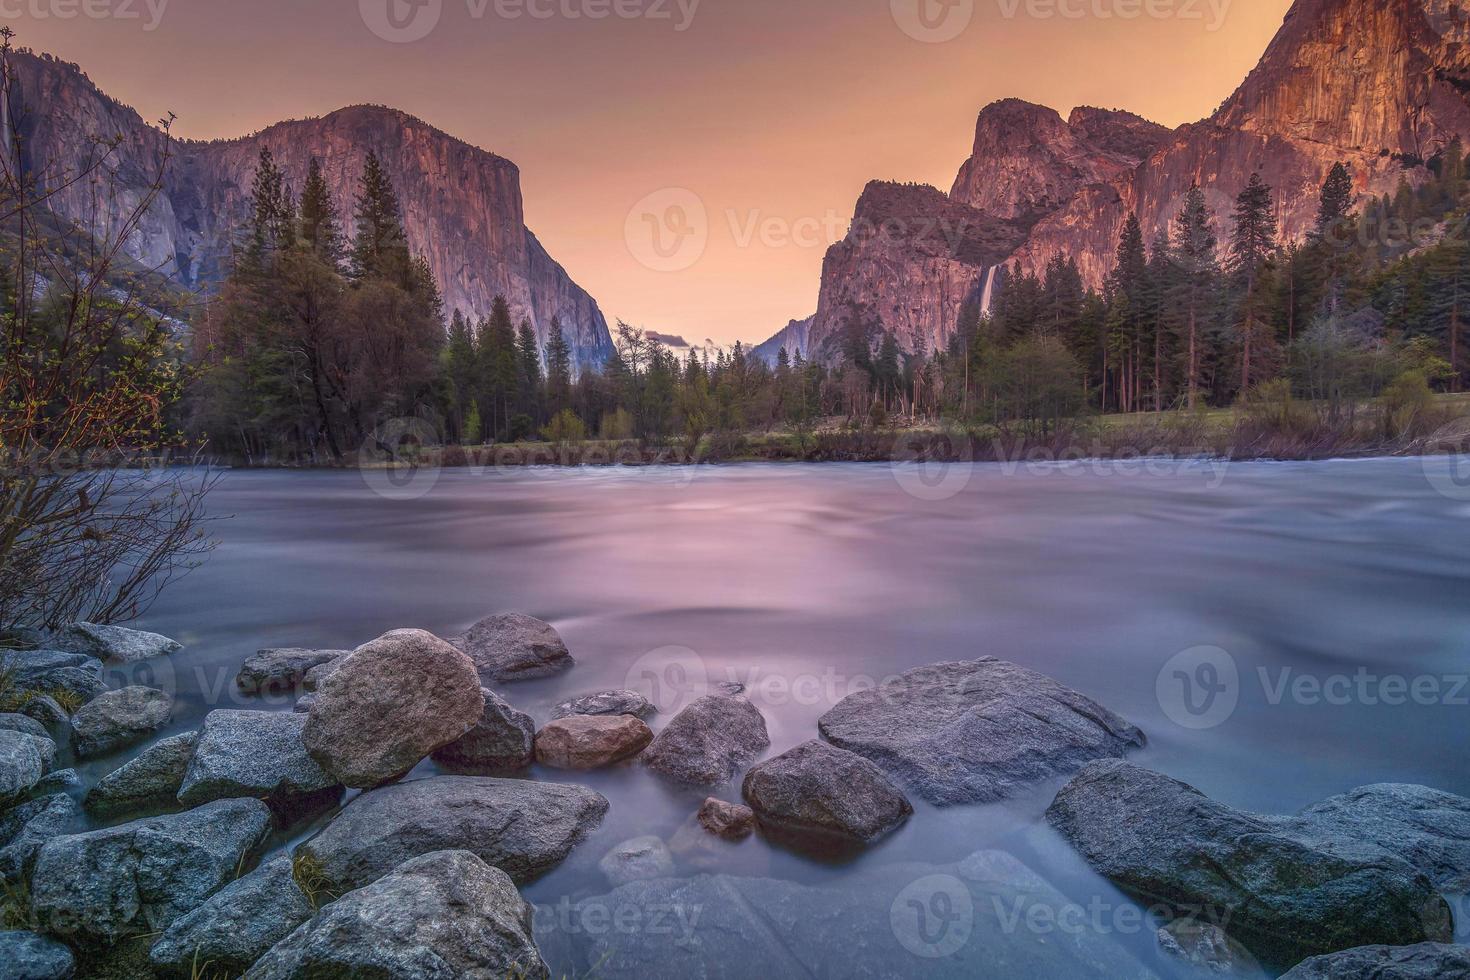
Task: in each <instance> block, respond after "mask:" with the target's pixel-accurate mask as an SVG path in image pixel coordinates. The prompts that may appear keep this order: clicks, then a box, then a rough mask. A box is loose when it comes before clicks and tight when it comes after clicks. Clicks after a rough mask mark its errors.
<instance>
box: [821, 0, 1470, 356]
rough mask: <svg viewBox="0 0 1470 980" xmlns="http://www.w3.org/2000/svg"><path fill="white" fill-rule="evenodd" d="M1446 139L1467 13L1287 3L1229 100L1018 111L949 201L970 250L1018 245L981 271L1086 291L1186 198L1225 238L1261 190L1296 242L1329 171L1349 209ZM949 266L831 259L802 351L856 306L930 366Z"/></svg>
mask: <svg viewBox="0 0 1470 980" xmlns="http://www.w3.org/2000/svg"><path fill="white" fill-rule="evenodd" d="M1456 135H1459V136H1461V137H1462V138H1464V137H1470V0H1298V2H1297V4H1296V5H1295V6H1294V7H1293V8H1292V10H1291V11H1290V12H1289V13H1288V15H1287V18H1286V21H1285V23H1284V24H1283V26H1282V28H1281V31H1280V32H1279V33H1278V35H1277V36H1276V38H1275V40H1274V41H1273V42H1272V43H1271V45H1270V47H1269V48H1268V50H1267V51H1266V54H1265V56H1264V57H1263V58H1262V60H1261V62H1260V64H1259V65H1258V66H1257V68H1256V69H1255V70H1254V71H1253V72H1252V73H1251V74H1250V76H1249V77H1248V78H1247V79H1246V80H1245V82H1244V83H1243V84H1242V85H1241V87H1240V88H1239V89H1238V90H1237V91H1236V92H1235V94H1234V95H1232V96H1231V97H1230V99H1228V100H1227V101H1226V102H1225V103H1224V105H1222V106H1221V107H1220V109H1219V110H1218V111H1217V112H1216V113H1215V114H1214V115H1212V116H1211V117H1209V118H1208V119H1205V120H1203V121H1201V122H1198V123H1193V124H1190V125H1187V126H1183V127H1180V128H1179V129H1177V130H1175V131H1173V132H1169V131H1167V130H1165V129H1164V128H1163V127H1160V126H1157V125H1154V124H1153V123H1150V122H1148V121H1146V120H1144V119H1141V118H1139V117H1137V116H1134V115H1132V114H1130V113H1125V112H1109V111H1104V110H1099V109H1078V110H1076V111H1075V112H1073V113H1072V115H1071V117H1070V118H1068V119H1066V120H1063V118H1062V117H1061V116H1060V115H1059V114H1058V113H1056V112H1055V111H1053V110H1051V109H1047V108H1044V107H1042V106H1035V105H1030V104H1028V103H1025V102H1020V101H1016V100H1008V101H1005V102H999V103H996V104H994V105H992V106H990V107H988V108H986V109H985V110H984V111H983V112H982V113H981V114H980V118H979V121H978V123H977V125H976V134H975V147H974V152H973V154H972V156H971V157H970V159H969V160H967V161H966V162H965V164H964V165H963V166H962V167H961V168H960V172H959V176H958V178H957V179H956V181H955V184H954V187H953V189H952V191H951V193H950V195H949V198H948V200H949V201H950V202H951V203H953V204H959V205H964V206H966V207H968V208H970V209H973V210H972V214H973V217H974V220H976V221H979V222H984V223H988V224H987V230H986V231H985V232H982V233H981V237H984V238H987V239H988V240H989V241H991V242H992V243H993V244H999V243H1001V242H1003V241H1004V240H1005V239H1006V238H1007V237H1008V236H1011V235H1014V236H1017V237H1016V241H1015V243H1014V246H1013V247H1012V248H1011V249H1010V250H1009V251H1007V252H1006V254H1005V255H1003V256H1000V257H997V258H995V259H994V261H1004V262H1006V263H1008V264H1009V263H1019V264H1020V266H1021V267H1022V268H1023V269H1025V270H1034V271H1037V272H1040V271H1041V270H1043V269H1044V268H1045V266H1046V264H1047V262H1048V261H1050V260H1051V259H1052V258H1053V257H1055V256H1057V255H1064V256H1070V257H1074V258H1076V259H1077V262H1078V264H1079V266H1080V268H1081V270H1082V274H1083V277H1084V279H1085V280H1086V281H1087V282H1088V284H1090V285H1092V286H1094V287H1098V286H1101V284H1102V282H1103V280H1104V279H1105V278H1106V276H1107V274H1108V273H1109V272H1110V271H1111V269H1112V266H1113V262H1114V253H1115V251H1116V248H1117V242H1118V237H1119V235H1120V233H1121V231H1122V228H1123V224H1124V222H1125V220H1126V219H1127V216H1128V213H1129V212H1130V211H1137V212H1138V214H1139V217H1140V218H1141V219H1142V221H1143V223H1144V228H1145V234H1147V235H1148V236H1149V237H1154V236H1157V235H1159V234H1162V233H1163V232H1164V231H1166V230H1167V228H1168V225H1169V222H1170V221H1171V220H1172V219H1173V217H1174V215H1175V214H1177V212H1178V211H1179V208H1180V206H1181V204H1182V200H1183V197H1184V195H1185V194H1186V193H1187V192H1188V191H1189V189H1190V187H1191V186H1192V185H1193V184H1194V183H1196V182H1197V183H1199V184H1200V185H1201V186H1202V187H1203V188H1205V190H1206V194H1207V196H1208V198H1209V201H1210V204H1211V206H1212V207H1213V209H1214V210H1215V212H1216V214H1217V215H1218V216H1219V217H1220V222H1219V224H1220V230H1221V233H1222V235H1227V234H1228V233H1229V231H1230V228H1229V215H1230V213H1231V212H1232V211H1233V208H1234V200H1235V197H1236V195H1237V194H1238V193H1239V192H1240V190H1241V189H1242V188H1243V187H1244V186H1245V184H1246V182H1247V181H1248V180H1249V179H1250V175H1251V174H1252V173H1254V172H1260V173H1261V175H1262V177H1263V178H1264V179H1265V180H1266V181H1267V182H1268V183H1269V184H1271V185H1272V186H1273V187H1274V188H1275V191H1276V195H1277V200H1278V204H1279V210H1280V217H1281V226H1282V231H1283V233H1284V234H1285V235H1287V236H1288V237H1290V238H1300V237H1301V236H1302V235H1304V234H1305V233H1306V231H1307V230H1308V229H1309V228H1310V227H1311V225H1312V223H1313V220H1314V218H1315V214H1316V208H1317V199H1318V194H1319V192H1320V189H1321V184H1322V181H1323V179H1324V178H1325V176H1326V174H1327V171H1328V170H1329V169H1330V168H1331V167H1332V165H1333V164H1334V163H1336V162H1338V161H1344V162H1346V163H1347V164H1348V165H1349V166H1350V167H1351V168H1352V170H1353V175H1354V179H1355V181H1356V184H1357V187H1358V189H1359V191H1361V192H1362V193H1363V194H1369V193H1372V194H1384V193H1392V192H1393V190H1394V189H1395V188H1396V187H1397V185H1398V182H1399V181H1400V180H1401V179H1403V178H1404V177H1407V178H1408V179H1410V180H1419V179H1422V178H1423V177H1424V175H1425V174H1426V171H1425V169H1424V166H1423V165H1424V163H1425V162H1426V161H1428V160H1430V159H1431V158H1432V157H1433V156H1434V155H1435V154H1436V153H1438V152H1439V151H1440V150H1442V149H1443V147H1444V146H1445V145H1446V144H1447V143H1448V142H1449V141H1450V140H1451V139H1453V138H1454V137H1455V136H1456ZM870 190H871V188H870ZM927 191H928V194H927V195H926V194H921V193H920V192H918V191H915V192H913V196H914V197H915V198H924V199H926V200H927V201H928V203H927V204H926V205H925V207H926V208H927V209H928V210H930V211H938V210H943V208H944V205H942V204H941V203H939V201H938V198H942V197H943V195H941V194H940V193H939V192H938V191H934V190H933V189H932V188H931V189H927ZM936 195H937V197H936ZM867 196H868V195H867V194H865V195H864V197H865V198H866V197H867ZM863 210H864V203H863V202H859V205H858V213H859V215H860V216H861V215H862V213H863ZM965 265H966V263H964V262H959V261H956V260H955V259H953V258H951V259H950V260H949V261H947V262H936V261H935V258H934V255H933V254H932V249H928V248H926V247H922V246H921V247H917V248H913V247H907V246H905V245H904V244H903V243H902V242H892V241H890V242H887V243H885V244H883V245H882V246H880V247H877V248H872V247H868V248H854V247H853V245H852V244H851V243H849V242H842V243H839V244H838V245H836V246H834V247H833V249H832V251H831V253H829V255H828V257H827V262H826V264H825V266H824V269H823V281H822V296H823V297H824V299H826V298H828V297H830V298H831V301H829V302H824V304H823V307H822V310H821V311H819V313H818V315H817V320H816V322H815V323H814V325H813V327H812V335H813V343H819V342H820V341H821V340H822V339H823V338H825V337H828V336H830V335H831V334H832V333H833V332H834V331H835V330H837V329H839V326H840V325H839V324H838V322H837V321H836V319H835V316H836V314H837V312H838V311H839V309H840V308H841V307H842V306H844V305H847V304H851V303H858V304H865V305H867V306H869V307H871V308H872V309H873V311H874V312H875V314H876V315H877V316H878V317H879V318H880V319H881V320H882V322H883V326H884V328H885V329H887V330H889V331H890V332H893V333H895V334H896V335H897V337H898V339H899V341H900V343H901V344H903V346H905V347H906V348H908V349H910V350H912V349H914V348H915V346H916V345H917V343H918V342H920V341H922V342H923V344H924V345H925V346H926V347H927V348H928V349H931V350H932V349H933V347H934V345H935V343H936V342H941V343H942V342H947V340H948V337H949V336H950V335H951V334H952V332H953V330H954V327H955V324H956V322H957V320H958V318H959V308H960V305H961V304H963V303H964V302H965V301H966V300H969V299H977V298H979V295H978V294H977V293H976V291H975V283H976V282H977V276H976V272H975V270H974V269H966V268H964V266H965ZM984 278H985V277H983V276H982V277H980V278H979V280H978V281H980V282H983V281H984ZM967 286H968V289H967V288H966V287H967ZM981 291H982V292H983V286H982V287H981Z"/></svg>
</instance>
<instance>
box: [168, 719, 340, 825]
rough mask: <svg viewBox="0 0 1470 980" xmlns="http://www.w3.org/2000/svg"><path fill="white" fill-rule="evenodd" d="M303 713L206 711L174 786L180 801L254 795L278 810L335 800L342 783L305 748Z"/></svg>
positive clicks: (283, 811) (289, 810)
mask: <svg viewBox="0 0 1470 980" xmlns="http://www.w3.org/2000/svg"><path fill="white" fill-rule="evenodd" d="M306 719H307V716H306V715H297V714H291V713H289V712H284V711H228V710H220V711H211V712H210V713H209V714H208V715H206V716H205V718H204V727H203V728H202V729H200V732H199V742H198V744H197V745H196V746H195V747H194V754H193V756H192V757H191V758H190V760H189V768H188V769H187V770H186V771H185V772H184V780H183V783H182V784H181V785H180V786H179V802H180V803H182V804H183V805H184V806H186V807H195V806H198V805H200V804H201V803H208V802H209V801H211V800H225V799H234V798H237V797H247V796H253V797H255V798H257V799H262V800H265V801H266V802H267V803H269V804H270V805H271V809H273V810H275V811H276V812H277V813H278V814H290V813H294V812H296V811H297V810H298V809H300V808H302V807H303V806H306V807H309V806H311V804H312V803H313V802H316V801H329V802H330V803H335V802H336V801H337V800H338V799H340V798H341V795H342V785H341V783H339V782H337V780H336V778H335V777H333V776H332V775H331V774H330V773H328V772H327V771H326V770H325V769H323V768H322V767H321V766H319V765H317V763H316V760H315V759H313V758H312V757H311V756H310V755H308V754H307V751H306V745H305V743H304V742H302V740H301V732H302V729H304V728H305V727H306Z"/></svg>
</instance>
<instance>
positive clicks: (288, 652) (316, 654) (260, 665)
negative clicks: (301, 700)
mask: <svg viewBox="0 0 1470 980" xmlns="http://www.w3.org/2000/svg"><path fill="white" fill-rule="evenodd" d="M350 652H351V651H349V650H298V649H279V650H259V651H257V652H256V653H254V654H252V655H251V656H249V657H247V658H246V659H245V663H244V664H243V665H242V666H241V667H240V672H239V673H238V674H236V675H235V683H236V684H237V685H238V686H239V688H240V690H241V691H243V692H245V693H246V694H258V693H262V692H268V691H290V690H294V689H295V688H296V687H297V686H298V685H300V684H301V683H302V682H303V681H304V680H305V679H306V675H307V672H308V671H310V670H311V669H312V668H313V667H320V666H321V665H323V664H328V663H331V662H332V661H334V660H340V659H341V658H343V657H345V656H348V655H349V653H350Z"/></svg>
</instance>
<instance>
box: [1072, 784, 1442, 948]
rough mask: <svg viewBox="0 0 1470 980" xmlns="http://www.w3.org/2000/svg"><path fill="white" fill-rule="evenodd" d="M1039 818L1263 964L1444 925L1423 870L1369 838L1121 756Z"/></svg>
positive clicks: (1410, 937)
mask: <svg viewBox="0 0 1470 980" xmlns="http://www.w3.org/2000/svg"><path fill="white" fill-rule="evenodd" d="M1047 820H1048V821H1049V822H1050V823H1051V825H1052V826H1053V827H1055V828H1056V829H1057V830H1058V831H1059V832H1060V833H1061V834H1062V836H1063V837H1065V838H1066V839H1067V840H1068V841H1069V842H1070V843H1071V844H1072V846H1073V847H1074V848H1076V849H1077V851H1078V852H1079V853H1080V854H1081V855H1082V857H1083V858H1085V859H1086V860H1087V862H1088V864H1090V865H1091V866H1092V867H1093V869H1094V870H1096V871H1097V872H1098V873H1099V874H1101V875H1103V876H1104V877H1106V878H1108V879H1109V880H1111V881H1112V882H1113V883H1114V884H1116V885H1118V886H1119V887H1120V888H1122V889H1124V890H1125V891H1128V892H1130V893H1132V894H1134V895H1138V896H1140V897H1141V898H1144V899H1146V900H1147V901H1148V902H1149V903H1150V904H1151V905H1161V906H1163V907H1165V908H1166V909H1167V908H1172V909H1174V910H1175V914H1177V915H1181V916H1190V917H1193V918H1197V919H1201V920H1204V921H1210V922H1215V923H1219V924H1221V925H1223V926H1224V927H1225V928H1226V929H1228V931H1229V933H1230V936H1231V938H1233V939H1235V940H1236V941H1237V942H1239V943H1240V944H1241V945H1243V946H1244V947H1245V948H1246V949H1248V950H1249V951H1250V952H1251V953H1252V955H1254V956H1255V957H1256V958H1257V959H1258V960H1259V961H1260V962H1261V963H1262V965H1263V966H1266V967H1268V968H1275V969H1284V968H1286V967H1290V966H1292V965H1293V964H1295V963H1298V962H1300V961H1301V960H1302V959H1305V958H1306V957H1309V956H1316V955H1320V954H1322V953H1331V952H1336V951H1338V950H1342V949H1349V948H1351V947H1354V946H1368V945H1378V944H1385V945H1395V946H1397V945H1410V944H1413V943H1420V942H1424V941H1426V940H1433V941H1447V940H1448V939H1450V938H1451V936H1452V935H1453V926H1452V923H1451V918H1450V910H1449V907H1448V906H1447V905H1446V904H1445V902H1444V900H1443V899H1442V898H1440V897H1439V894H1438V891H1437V889H1436V887H1435V885H1434V883H1433V881H1432V880H1431V879H1430V878H1429V877H1428V875H1426V874H1425V873H1424V872H1422V871H1421V870H1419V869H1418V868H1416V867H1414V866H1413V865H1412V864H1410V863H1409V862H1407V861H1405V860H1403V859H1402V858H1400V857H1398V856H1396V855H1394V854H1392V853H1390V852H1388V851H1386V850H1384V849H1382V848H1380V847H1378V846H1376V845H1375V844H1374V843H1372V842H1369V841H1363V840H1354V839H1350V838H1342V839H1338V840H1333V841H1324V840H1323V839H1321V838H1320V836H1318V835H1316V834H1314V833H1313V828H1312V826H1311V825H1310V824H1309V823H1308V824H1302V823H1298V822H1294V821H1292V820H1290V819H1281V818H1267V817H1258V816H1256V815H1254V814H1250V813H1245V812H1243V811H1240V810H1236V809H1233V808H1232V807H1229V806H1226V805H1225V804H1223V803H1218V802H1216V801H1214V800H1211V799H1209V798H1207V797H1206V796H1204V795H1203V794H1202V793H1200V792H1199V791H1198V790H1196V789H1194V788H1193V787H1191V786H1187V785H1185V784H1184V783H1181V782H1178V781H1177V780H1173V779H1170V778H1169V777H1167V776H1163V775H1160V774H1159V773H1155V772H1150V771H1149V770H1147V769H1141V768H1139V767H1137V766H1132V765H1129V764H1127V763H1124V762H1121V761H1117V760H1107V761H1103V762H1096V763H1093V764H1092V765H1090V766H1088V767H1087V768H1085V769H1084V770H1083V771H1082V772H1081V773H1080V774H1078V775H1077V777H1076V778H1075V779H1073V780H1072V781H1071V782H1070V783H1068V784H1067V785H1066V786H1065V787H1064V788H1063V789H1062V791H1061V792H1060V793H1059V794H1058V795H1057V798H1056V801H1055V802H1054V803H1052V805H1051V808H1050V809H1049V810H1047ZM1201 910H1203V912H1201Z"/></svg>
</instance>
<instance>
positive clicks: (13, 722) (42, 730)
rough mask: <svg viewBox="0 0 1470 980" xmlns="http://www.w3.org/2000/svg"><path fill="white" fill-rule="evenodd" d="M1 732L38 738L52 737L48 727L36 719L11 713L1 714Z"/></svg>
mask: <svg viewBox="0 0 1470 980" xmlns="http://www.w3.org/2000/svg"><path fill="white" fill-rule="evenodd" d="M0 732H24V733H25V734H27V735H34V736H36V737H37V738H50V737H51V733H50V732H48V731H47V730H46V726H45V725H43V724H41V723H40V722H39V721H37V720H36V719H34V718H28V717H26V716H25V715H17V714H10V713H5V714H0Z"/></svg>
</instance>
